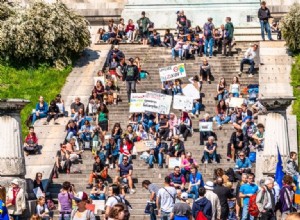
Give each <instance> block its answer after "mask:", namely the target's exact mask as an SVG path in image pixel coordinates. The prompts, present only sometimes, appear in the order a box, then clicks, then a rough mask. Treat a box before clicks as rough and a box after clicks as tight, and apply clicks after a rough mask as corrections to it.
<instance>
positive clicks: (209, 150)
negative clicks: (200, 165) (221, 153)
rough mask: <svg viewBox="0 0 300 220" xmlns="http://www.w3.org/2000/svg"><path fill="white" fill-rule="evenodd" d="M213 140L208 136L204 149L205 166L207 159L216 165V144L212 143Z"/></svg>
mask: <svg viewBox="0 0 300 220" xmlns="http://www.w3.org/2000/svg"><path fill="white" fill-rule="evenodd" d="M214 141H215V138H214V137H213V136H210V137H209V138H208V141H207V143H206V145H205V147H204V163H205V164H207V163H208V160H209V159H212V160H213V163H217V144H216V143H214Z"/></svg>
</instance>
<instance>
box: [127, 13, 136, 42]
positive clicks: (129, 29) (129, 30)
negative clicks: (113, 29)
mask: <svg viewBox="0 0 300 220" xmlns="http://www.w3.org/2000/svg"><path fill="white" fill-rule="evenodd" d="M134 30H135V25H134V24H133V20H132V19H129V20H128V24H127V25H126V29H125V32H126V37H127V39H128V40H127V42H130V43H132V42H133V40H134V36H133V35H134V34H133V33H134Z"/></svg>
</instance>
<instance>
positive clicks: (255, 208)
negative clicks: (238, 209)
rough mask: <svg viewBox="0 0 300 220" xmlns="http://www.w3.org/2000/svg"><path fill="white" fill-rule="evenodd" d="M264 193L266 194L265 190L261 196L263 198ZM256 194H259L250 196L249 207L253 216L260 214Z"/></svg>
mask: <svg viewBox="0 0 300 220" xmlns="http://www.w3.org/2000/svg"><path fill="white" fill-rule="evenodd" d="M264 194H265V190H263V195H262V198H261V199H262V200H263V198H264ZM256 196H257V193H255V194H253V195H252V196H250V198H249V207H248V212H249V214H250V215H251V216H254V217H258V216H259V210H258V206H257V204H256Z"/></svg>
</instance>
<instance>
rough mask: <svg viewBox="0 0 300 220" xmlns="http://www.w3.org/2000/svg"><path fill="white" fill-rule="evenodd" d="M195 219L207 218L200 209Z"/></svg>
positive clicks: (203, 219) (205, 219) (204, 219)
mask: <svg viewBox="0 0 300 220" xmlns="http://www.w3.org/2000/svg"><path fill="white" fill-rule="evenodd" d="M195 220H207V218H206V216H205V215H204V214H203V212H202V211H199V212H198V214H197V216H196V219H195Z"/></svg>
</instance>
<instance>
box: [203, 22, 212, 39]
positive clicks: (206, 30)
mask: <svg viewBox="0 0 300 220" xmlns="http://www.w3.org/2000/svg"><path fill="white" fill-rule="evenodd" d="M211 29H212V28H211V24H210V23H205V24H204V36H205V37H206V38H210V37H211V36H212V30H211Z"/></svg>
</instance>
